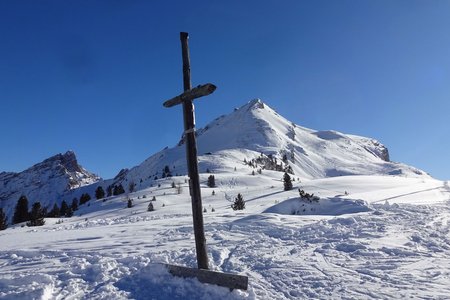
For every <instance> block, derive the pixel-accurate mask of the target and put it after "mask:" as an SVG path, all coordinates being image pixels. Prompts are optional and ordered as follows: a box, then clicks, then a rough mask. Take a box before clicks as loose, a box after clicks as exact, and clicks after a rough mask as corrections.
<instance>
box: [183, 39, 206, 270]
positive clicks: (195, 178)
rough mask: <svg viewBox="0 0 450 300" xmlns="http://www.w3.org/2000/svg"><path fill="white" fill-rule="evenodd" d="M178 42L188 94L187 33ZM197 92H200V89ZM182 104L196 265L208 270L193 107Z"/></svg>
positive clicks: (189, 89)
mask: <svg viewBox="0 0 450 300" xmlns="http://www.w3.org/2000/svg"><path fill="white" fill-rule="evenodd" d="M180 40H181V54H182V56H183V87H184V91H185V92H188V93H189V91H192V86H191V63H190V60H189V46H188V34H187V32H180ZM197 90H199V91H201V90H202V89H197ZM182 104H183V121H184V132H185V137H186V160H187V167H188V175H189V190H190V195H191V203H192V221H193V225H194V237H195V250H196V254H197V265H198V268H199V269H208V254H207V252H206V238H205V229H204V226H203V208H202V195H201V191H200V178H199V175H198V161H197V143H196V141H195V117H194V105H193V104H192V100H186V101H183V102H182Z"/></svg>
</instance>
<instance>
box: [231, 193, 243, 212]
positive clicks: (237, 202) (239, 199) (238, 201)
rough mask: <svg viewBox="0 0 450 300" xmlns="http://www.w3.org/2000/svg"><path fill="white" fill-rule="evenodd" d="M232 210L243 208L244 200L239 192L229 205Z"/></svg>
mask: <svg viewBox="0 0 450 300" xmlns="http://www.w3.org/2000/svg"><path fill="white" fill-rule="evenodd" d="M231 208H232V209H233V210H243V209H244V208H245V201H244V198H243V197H242V195H241V194H238V195H237V197H236V198H235V199H234V203H233V204H232V205H231Z"/></svg>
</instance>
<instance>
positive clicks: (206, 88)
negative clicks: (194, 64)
mask: <svg viewBox="0 0 450 300" xmlns="http://www.w3.org/2000/svg"><path fill="white" fill-rule="evenodd" d="M215 90H216V86H215V85H214V84H212V83H207V84H203V85H199V86H197V87H195V88H193V89H189V90H187V91H185V92H184V93H182V94H180V95H178V96H176V97H174V98H172V99H170V100H167V101H166V102H164V103H163V105H164V107H172V106H175V105H178V104H181V103H183V102H184V101H189V100H191V101H192V100H194V99H196V98H200V97H203V96H207V95H209V94H211V93H213V92H214V91H215Z"/></svg>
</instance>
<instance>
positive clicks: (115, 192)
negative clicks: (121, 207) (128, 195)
mask: <svg viewBox="0 0 450 300" xmlns="http://www.w3.org/2000/svg"><path fill="white" fill-rule="evenodd" d="M123 193H125V190H124V188H123V186H122V184H119V185H115V186H114V190H113V195H114V196H117V195H120V194H123Z"/></svg>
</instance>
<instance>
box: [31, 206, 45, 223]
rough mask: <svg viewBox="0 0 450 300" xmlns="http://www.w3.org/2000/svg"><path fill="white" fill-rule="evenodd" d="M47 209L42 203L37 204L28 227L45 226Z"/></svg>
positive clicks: (32, 211) (33, 208) (33, 207)
mask: <svg viewBox="0 0 450 300" xmlns="http://www.w3.org/2000/svg"><path fill="white" fill-rule="evenodd" d="M45 214H46V212H45V209H43V208H42V207H41V203H40V202H39V201H38V202H35V203H33V206H32V208H31V213H30V221H29V222H27V226H42V225H44V224H45V220H44V217H45Z"/></svg>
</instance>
